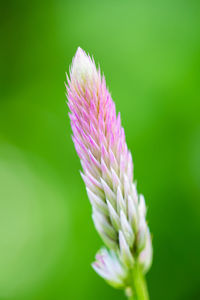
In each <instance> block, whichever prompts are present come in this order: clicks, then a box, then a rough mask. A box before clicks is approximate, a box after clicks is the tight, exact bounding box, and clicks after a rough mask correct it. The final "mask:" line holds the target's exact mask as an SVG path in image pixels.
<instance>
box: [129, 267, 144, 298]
mask: <svg viewBox="0 0 200 300" xmlns="http://www.w3.org/2000/svg"><path fill="white" fill-rule="evenodd" d="M132 293H133V295H132V296H130V297H129V300H149V294H148V290H147V285H146V280H145V278H144V275H143V273H142V270H141V267H140V265H139V264H137V263H136V264H135V265H134V268H133V271H132Z"/></svg>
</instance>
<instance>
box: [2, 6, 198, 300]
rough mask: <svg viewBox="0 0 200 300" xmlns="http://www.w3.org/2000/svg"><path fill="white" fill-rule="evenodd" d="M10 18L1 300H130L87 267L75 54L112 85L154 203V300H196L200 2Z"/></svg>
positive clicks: (94, 244) (6, 14) (53, 10)
mask: <svg viewBox="0 0 200 300" xmlns="http://www.w3.org/2000/svg"><path fill="white" fill-rule="evenodd" d="M0 4H1V8H0V40H1V42H0V300H36V299H37V300H40V299H41V300H68V299H69V300H70V299H73V300H80V299H82V300H94V299H95V300H102V299H109V300H110V299H115V300H117V299H119V300H120V299H125V296H124V294H123V292H121V291H120V292H119V291H117V290H114V289H112V288H111V287H109V286H108V285H107V284H106V283H105V282H104V281H103V280H102V279H101V278H100V277H98V276H97V275H96V274H95V272H94V271H93V270H92V268H91V266H90V264H91V262H92V261H93V259H94V256H95V253H96V251H97V250H98V249H99V247H100V246H101V245H102V242H101V240H100V238H99V237H98V235H97V233H96V232H95V230H94V227H93V224H92V220H91V208H90V204H89V201H88V199H87V196H86V192H85V187H84V184H83V182H82V180H81V177H80V175H79V169H80V163H79V159H78V157H77V155H76V153H75V150H74V146H73V143H72V141H71V129H70V123H69V119H68V115H67V113H68V108H67V105H66V98H65V88H64V81H65V72H66V71H68V69H69V64H70V63H71V60H72V57H73V55H74V53H75V51H76V49H77V47H78V46H81V47H82V48H83V49H85V50H86V51H87V52H89V53H91V54H93V55H94V57H95V60H96V62H100V64H101V69H102V70H103V71H104V73H105V75H106V79H107V84H108V86H109V89H110V90H111V92H112V96H113V99H114V100H115V102H116V106H117V110H118V111H121V115H122V123H123V126H124V128H125V132H126V138H127V143H128V146H129V148H130V150H131V152H132V154H133V159H134V167H135V178H136V179H137V182H138V189H139V192H142V193H143V194H144V195H145V198H146V201H147V205H148V221H149V225H150V228H151V231H152V233H153V245H154V262H153V266H152V269H151V270H150V272H149V273H148V275H147V281H148V286H149V292H150V296H151V299H153V300H156V299H157V300H160V299H162V300H165V299H166V300H167V299H170V300H186V299H190V300H192V299H195V300H196V299H200V275H199V270H200V258H199V254H200V17H199V16H200V2H199V1H198V0H197V1H195V0H190V1H189V0H188V1H186V0H185V1H182V0H180V1H179V0H167V1H158V0H152V1H149V0H142V1H137V0H132V1H131V0H130V1H128V0H123V1H122V0H121V1H119V0H113V1H110V0H107V1H106V0H102V1H89V0H85V1H78V0H73V1H67V0H54V1H52V0H48V1H37V0H35V1H0Z"/></svg>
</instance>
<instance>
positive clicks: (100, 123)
mask: <svg viewBox="0 0 200 300" xmlns="http://www.w3.org/2000/svg"><path fill="white" fill-rule="evenodd" d="M67 81H68V85H67V86H66V88H67V98H68V105H69V109H70V114H69V116H70V120H71V127H72V131H73V137H72V139H73V141H74V145H75V148H76V151H77V153H78V155H79V157H80V160H81V165H82V168H83V173H82V178H83V180H84V182H85V184H86V189H87V193H88V197H89V199H90V202H91V205H92V211H93V220H94V224H95V227H96V229H97V231H98V232H99V234H100V236H101V238H102V240H103V241H104V243H105V245H106V246H107V247H108V248H110V249H113V251H115V253H116V255H117V257H118V259H119V260H120V265H121V263H122V265H124V269H127V268H132V267H133V266H134V262H135V261H136V260H138V261H140V260H141V265H142V266H143V268H144V272H145V271H147V270H148V268H149V267H150V265H151V261H152V247H151V237H150V234H149V229H148V226H147V223H146V219H145V217H146V206H145V201H144V197H143V196H142V195H138V193H137V190H136V185H135V183H134V182H133V162H132V156H131V153H130V152H129V150H128V148H127V144H126V140H125V134H124V129H123V127H122V126H121V118H120V114H118V115H116V109H115V104H114V102H113V100H112V98H111V95H110V93H109V91H108V89H107V87H106V82H105V77H104V76H101V72H100V68H99V69H97V68H96V65H95V62H94V60H93V59H92V58H90V56H88V55H87V54H86V53H85V52H84V51H83V50H82V49H81V48H78V50H77V52H76V55H75V57H74V58H73V61H72V66H71V70H70V78H68V77H67ZM105 253H107V252H105ZM104 256H105V255H104ZM98 265H101V266H102V264H98V262H97V263H96V265H95V266H98ZM95 270H96V271H97V272H98V268H97V267H95ZM104 271H105V270H104ZM104 271H102V269H99V274H104ZM123 274H124V272H123ZM127 274H128V272H127ZM125 277H126V276H125ZM105 279H107V278H105ZM107 280H108V279H107ZM124 280H125V279H124ZM108 281H109V280H108ZM112 281H113V280H112Z"/></svg>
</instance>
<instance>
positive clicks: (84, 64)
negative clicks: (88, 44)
mask: <svg viewBox="0 0 200 300" xmlns="http://www.w3.org/2000/svg"><path fill="white" fill-rule="evenodd" d="M70 75H71V79H72V82H73V83H75V84H78V85H79V86H80V87H82V88H84V86H85V84H87V82H88V83H89V84H91V83H92V82H93V81H94V79H95V78H97V70H96V66H95V63H94V62H93V61H92V59H91V58H90V56H89V55H87V54H86V52H85V51H84V50H83V49H81V48H80V47H78V49H77V51H76V54H75V56H74V58H73V60H72V66H71V72H70Z"/></svg>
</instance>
